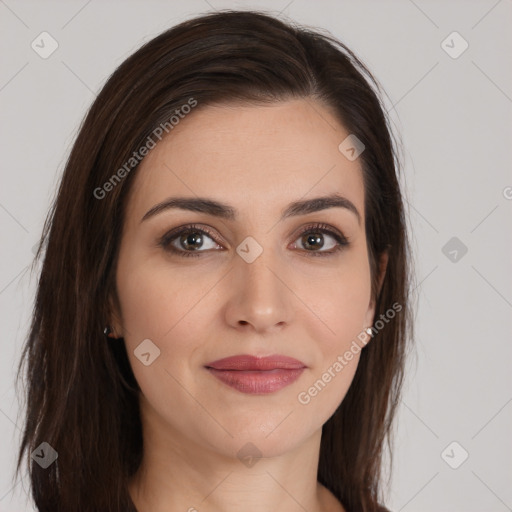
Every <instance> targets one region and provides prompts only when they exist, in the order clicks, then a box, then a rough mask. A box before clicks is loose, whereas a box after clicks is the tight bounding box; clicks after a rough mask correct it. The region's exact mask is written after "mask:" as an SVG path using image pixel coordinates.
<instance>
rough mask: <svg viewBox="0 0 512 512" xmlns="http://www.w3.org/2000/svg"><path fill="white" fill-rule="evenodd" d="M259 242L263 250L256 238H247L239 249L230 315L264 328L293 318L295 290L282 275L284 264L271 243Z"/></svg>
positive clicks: (233, 321) (231, 290)
mask: <svg viewBox="0 0 512 512" xmlns="http://www.w3.org/2000/svg"><path fill="white" fill-rule="evenodd" d="M258 245H259V247H260V249H259V250H258V247H257V246H256V244H255V241H254V240H246V241H244V242H242V243H241V244H240V245H239V247H238V248H237V255H236V258H235V262H234V265H235V268H234V269H233V270H234V272H233V273H232V277H231V282H230V303H229V315H228V316H229V321H230V323H236V324H240V322H242V323H250V324H252V325H253V327H254V328H257V329H260V328H264V327H265V328H268V327H272V326H274V325H276V324H281V323H283V322H288V321H289V320H290V314H291V304H290V301H291V297H290V295H291V292H290V290H288V289H287V287H286V286H285V284H284V283H283V281H286V280H285V279H284V276H283V277H282V278H281V279H280V278H279V276H280V274H282V273H283V269H284V265H283V263H282V262H281V261H280V258H279V257H278V255H277V254H276V253H275V251H273V250H272V248H271V247H269V246H268V244H267V245H266V246H265V247H263V246H262V245H260V244H258ZM251 252H252V255H251ZM257 252H259V254H257ZM256 254H257V255H256ZM248 255H251V257H248ZM255 255H256V257H255V258H254V259H252V257H254V256H255Z"/></svg>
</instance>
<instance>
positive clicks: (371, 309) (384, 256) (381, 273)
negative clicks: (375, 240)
mask: <svg viewBox="0 0 512 512" xmlns="http://www.w3.org/2000/svg"><path fill="white" fill-rule="evenodd" d="M388 261H389V252H388V250H387V249H386V250H385V251H384V252H382V253H381V254H380V257H379V264H378V278H377V296H378V295H379V294H380V291H381V290H382V284H383V282H384V277H385V276H386V270H387V267H388ZM375 307H376V299H375V298H374V297H371V298H370V304H369V305H368V310H367V312H366V315H365V324H364V328H365V329H366V328H367V327H371V326H372V324H373V318H374V316H375Z"/></svg>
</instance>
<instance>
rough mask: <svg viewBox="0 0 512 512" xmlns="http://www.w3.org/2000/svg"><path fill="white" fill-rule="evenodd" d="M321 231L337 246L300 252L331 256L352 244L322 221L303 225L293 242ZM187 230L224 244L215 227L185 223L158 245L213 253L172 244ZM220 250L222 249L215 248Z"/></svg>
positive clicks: (171, 249) (174, 250) (191, 253)
mask: <svg viewBox="0 0 512 512" xmlns="http://www.w3.org/2000/svg"><path fill="white" fill-rule="evenodd" d="M315 231H317V232H321V233H324V234H327V235H328V236H331V237H333V238H334V239H335V240H336V242H337V244H338V245H337V246H336V247H335V248H334V249H331V250H329V251H305V250H304V249H301V250H300V252H303V253H305V255H310V256H329V255H333V254H334V253H336V252H337V251H338V250H340V249H343V248H344V247H346V246H348V245H350V238H349V237H346V236H345V235H344V234H343V233H342V232H341V231H340V230H339V229H337V228H335V227H334V226H331V225H328V224H325V223H321V222H312V223H309V224H306V225H305V226H301V228H300V229H299V230H298V231H296V232H295V234H294V235H293V237H292V238H293V239H292V243H295V241H296V240H297V238H298V237H300V236H302V235H303V234H305V233H308V232H315ZM186 232H199V233H204V234H206V235H207V236H208V237H210V238H211V239H212V240H213V241H214V242H215V243H216V244H217V245H223V244H224V243H225V242H223V241H222V242H221V241H219V240H217V237H218V238H222V237H220V236H218V235H217V234H216V233H214V231H213V228H211V227H210V226H208V225H206V224H185V225H182V226H178V227H176V228H174V229H171V230H170V231H168V232H166V233H165V234H164V235H163V236H161V237H160V238H159V239H158V240H157V245H158V246H159V247H163V248H164V250H166V251H168V252H170V253H174V254H177V255H180V256H182V255H183V256H185V257H188V256H200V255H201V253H203V254H204V253H207V254H208V253H211V252H212V250H211V249H209V250H206V251H185V250H180V249H177V248H175V247H173V246H172V245H171V242H172V241H173V240H174V239H175V238H177V237H178V235H181V234H182V233H186ZM215 250H220V249H215Z"/></svg>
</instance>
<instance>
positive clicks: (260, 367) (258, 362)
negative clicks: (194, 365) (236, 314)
mask: <svg viewBox="0 0 512 512" xmlns="http://www.w3.org/2000/svg"><path fill="white" fill-rule="evenodd" d="M205 366H206V368H213V369H214V370H247V371H251V370H252V371H265V370H267V371H268V370H276V369H283V370H297V369H300V368H306V365H305V364H304V363H303V362H301V361H299V360H297V359H294V358H293V357H288V356H282V355H273V356H268V357H256V356H251V355H240V356H232V357H225V358H223V359H218V360H217V361H212V362H211V363H208V364H206V365H205Z"/></svg>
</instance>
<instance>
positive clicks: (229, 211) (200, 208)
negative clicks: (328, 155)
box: [141, 194, 361, 225]
mask: <svg viewBox="0 0 512 512" xmlns="http://www.w3.org/2000/svg"><path fill="white" fill-rule="evenodd" d="M328 208H345V209H346V210H348V211H350V212H352V213H353V214H354V215H355V216H356V217H357V222H358V224H359V225H361V215H360V213H359V211H358V210H357V208H356V207H355V205H354V203H352V202H351V201H350V200H349V199H347V198H346V197H343V196H340V195H339V194H331V195H328V196H322V197H315V198H313V199H306V200H303V201H294V202H293V203H290V204H289V205H288V206H287V207H286V208H285V209H284V210H283V211H282V213H281V219H280V220H281V221H282V220H284V219H287V218H289V217H296V216H298V215H306V214H308V213H314V212H318V211H321V210H327V209H328ZM171 209H180V210H187V211H191V212H199V213H205V214H207V215H212V216H214V217H219V218H221V219H225V220H230V221H234V220H236V218H237V215H238V213H237V210H236V209H235V208H233V207H232V206H229V205H227V204H225V203H221V202H219V201H214V200H213V199H208V198H202V197H190V198H189V197H169V198H167V199H165V200H164V201H162V202H160V203H158V204H156V205H155V206H153V207H152V208H151V209H150V210H148V211H147V212H146V214H145V215H144V217H142V220H141V222H143V221H145V220H147V219H149V218H150V217H154V216H155V215H157V214H159V213H161V212H164V211H167V210H171Z"/></svg>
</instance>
